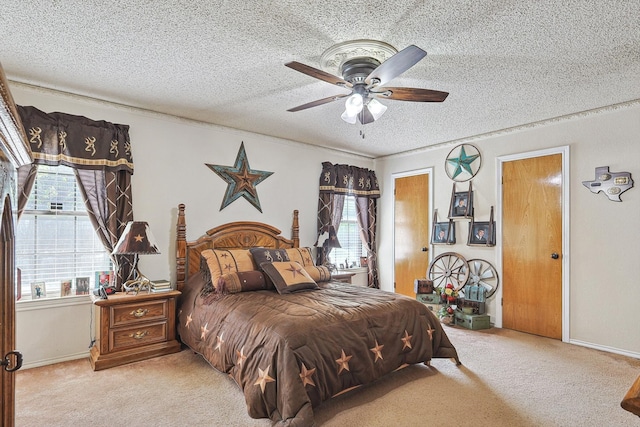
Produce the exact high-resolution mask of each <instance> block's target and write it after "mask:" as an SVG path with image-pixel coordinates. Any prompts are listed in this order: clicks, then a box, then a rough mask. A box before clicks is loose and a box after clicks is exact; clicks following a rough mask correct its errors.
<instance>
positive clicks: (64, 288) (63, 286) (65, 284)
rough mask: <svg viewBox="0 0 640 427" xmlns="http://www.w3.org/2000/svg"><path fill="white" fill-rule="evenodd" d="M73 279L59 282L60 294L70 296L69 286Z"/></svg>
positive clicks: (70, 286)
mask: <svg viewBox="0 0 640 427" xmlns="http://www.w3.org/2000/svg"><path fill="white" fill-rule="evenodd" d="M72 283H73V280H71V279H65V280H62V281H61V282H60V296H61V297H68V296H71V288H72Z"/></svg>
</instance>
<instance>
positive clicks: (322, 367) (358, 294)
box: [178, 274, 458, 426]
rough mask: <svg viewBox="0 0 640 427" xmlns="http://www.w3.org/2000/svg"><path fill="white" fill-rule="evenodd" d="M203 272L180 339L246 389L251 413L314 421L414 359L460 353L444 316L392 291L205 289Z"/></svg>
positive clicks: (193, 286)
mask: <svg viewBox="0 0 640 427" xmlns="http://www.w3.org/2000/svg"><path fill="white" fill-rule="evenodd" d="M203 284H204V279H203V277H202V276H201V275H200V274H196V275H194V276H193V277H191V278H190V279H189V282H188V283H187V284H186V286H185V288H184V290H183V295H182V297H181V302H180V308H179V326H178V333H179V335H180V338H181V340H182V342H183V343H185V344H186V345H187V346H189V347H190V348H191V349H192V350H193V351H195V352H197V353H199V354H201V355H202V356H203V357H204V358H205V359H206V360H207V361H209V363H210V364H211V365H212V366H213V367H215V368H216V369H218V370H220V371H222V372H225V373H228V374H229V375H230V376H231V377H232V378H233V379H234V380H235V381H236V382H237V384H238V385H239V386H240V388H241V389H242V390H243V392H244V395H245V399H246V402H247V408H248V412H249V415H250V416H251V417H253V418H267V417H268V418H270V419H271V420H272V421H273V422H274V424H277V425H287V426H309V425H313V408H314V407H317V406H318V405H319V404H320V403H321V402H323V401H325V400H328V399H330V398H331V397H332V396H335V395H337V394H340V393H343V392H345V391H347V390H350V389H352V388H355V387H358V386H361V385H364V384H367V383H370V382H372V381H374V380H376V379H378V378H380V377H382V376H384V375H385V374H387V373H390V372H392V371H394V370H396V369H398V368H401V367H403V366H406V365H408V364H413V363H420V362H428V361H429V360H431V358H434V357H438V358H455V359H456V361H457V360H458V355H457V353H456V350H455V348H454V347H453V345H452V344H451V342H450V341H449V339H448V337H447V335H446V334H445V332H444V331H443V329H442V326H441V324H440V322H439V321H438V319H437V318H436V317H435V316H434V315H433V314H432V313H431V312H430V311H429V310H428V309H427V308H426V307H425V306H424V305H423V304H421V303H419V302H417V301H415V300H413V299H410V298H408V297H404V296H401V295H398V294H395V293H391V292H385V291H381V290H378V289H369V288H364V287H360V286H354V285H350V284H344V283H334V282H324V283H319V286H320V289H318V290H309V291H301V292H296V293H293V294H288V295H280V294H279V293H278V292H276V291H275V290H261V291H255V292H240V293H235V294H228V295H223V296H220V297H219V298H217V299H216V300H213V301H212V300H211V299H207V298H203V297H202V296H201V289H202V286H203Z"/></svg>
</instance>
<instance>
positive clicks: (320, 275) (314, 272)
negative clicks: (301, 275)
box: [302, 265, 331, 283]
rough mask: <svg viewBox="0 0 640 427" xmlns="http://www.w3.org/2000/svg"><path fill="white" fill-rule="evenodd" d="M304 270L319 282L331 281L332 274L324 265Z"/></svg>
mask: <svg viewBox="0 0 640 427" xmlns="http://www.w3.org/2000/svg"><path fill="white" fill-rule="evenodd" d="M302 268H304V271H306V272H307V274H308V275H309V277H311V278H312V279H313V280H315V281H316V283H317V282H328V281H329V280H331V272H330V271H329V269H328V268H327V267H325V266H324V265H319V266H316V265H308V266H306V267H302Z"/></svg>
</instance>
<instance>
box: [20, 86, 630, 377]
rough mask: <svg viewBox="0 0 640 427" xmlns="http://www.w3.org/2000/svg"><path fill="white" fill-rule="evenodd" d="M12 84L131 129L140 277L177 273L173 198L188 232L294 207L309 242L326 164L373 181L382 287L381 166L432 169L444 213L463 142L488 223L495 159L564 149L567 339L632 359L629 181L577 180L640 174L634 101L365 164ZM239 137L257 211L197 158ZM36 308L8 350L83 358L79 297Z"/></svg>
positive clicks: (386, 192) (217, 154) (228, 160)
mask: <svg viewBox="0 0 640 427" xmlns="http://www.w3.org/2000/svg"><path fill="white" fill-rule="evenodd" d="M10 90H11V92H12V94H13V96H14V98H15V100H16V103H18V104H20V105H33V106H35V107H37V108H39V109H41V110H43V111H47V112H52V111H61V112H65V113H69V114H77V115H84V116H87V117H89V118H91V119H94V120H107V121H110V122H114V123H123V124H128V125H130V126H131V129H130V136H131V141H132V145H133V156H134V163H135V173H134V176H133V198H134V213H135V218H136V219H139V220H146V221H148V222H149V224H150V226H151V229H152V231H153V233H154V235H155V237H156V239H157V240H158V244H159V247H160V249H161V252H162V254H161V255H148V256H143V257H141V259H140V269H141V271H142V272H143V273H145V274H146V275H147V276H149V277H150V278H170V279H172V280H173V279H175V261H174V254H175V243H174V240H175V221H176V210H177V205H178V204H179V203H184V204H185V205H186V215H187V239H189V240H192V239H195V238H197V237H198V236H200V235H201V234H203V233H204V232H205V231H206V230H208V229H209V228H211V227H213V226H215V225H219V224H222V223H225V222H229V221H236V220H249V221H260V222H266V223H269V224H272V225H275V226H276V227H278V228H280V229H281V230H282V231H283V234H284V235H285V236H287V235H289V234H290V227H291V214H292V211H293V210H294V209H298V210H299V211H300V226H301V230H300V231H301V232H300V238H301V244H302V245H304V246H307V245H312V244H313V242H314V241H315V237H316V236H315V227H316V211H317V197H318V193H317V186H318V178H319V174H320V171H321V163H322V162H323V161H331V162H333V163H349V164H353V165H356V166H361V167H366V168H373V169H375V170H376V174H377V176H378V180H379V181H380V185H381V190H382V197H381V199H380V204H379V212H378V215H379V239H378V247H379V265H380V273H381V285H382V287H383V289H387V290H391V284H392V283H393V250H392V247H393V192H392V191H391V179H392V175H393V174H395V173H401V172H407V171H412V170H418V169H424V168H427V167H433V171H434V173H433V180H434V195H433V200H434V203H433V204H434V207H436V208H438V210H439V212H441V217H442V218H444V215H446V214H445V213H446V211H447V209H448V206H449V201H450V195H451V185H452V181H451V180H450V179H449V178H448V177H447V175H446V173H445V172H444V168H443V165H444V159H445V157H446V155H447V154H448V153H449V151H450V150H451V149H452V148H453V147H454V146H456V145H458V144H459V143H462V142H468V143H472V144H474V145H476V146H477V147H478V148H479V149H480V151H481V153H482V156H483V164H482V168H481V169H480V171H479V173H478V175H477V176H476V177H475V178H474V179H473V186H474V191H475V194H474V205H475V208H476V210H475V214H476V218H479V219H488V217H489V209H490V206H491V205H494V206H496V205H497V188H496V182H497V181H496V179H497V178H496V161H495V159H496V157H499V156H504V155H510V154H514V153H521V152H527V151H535V150H540V149H545V148H552V147H560V146H565V145H566V146H569V147H570V161H571V163H570V177H569V179H570V193H571V199H570V202H571V205H570V208H571V217H570V231H571V235H570V248H571V253H570V254H569V256H570V260H571V261H570V267H571V268H570V278H571V280H570V292H571V294H570V316H571V317H570V339H571V341H572V342H576V343H579V344H583V345H588V346H593V347H596V348H601V349H604V350H609V351H614V352H618V353H623V354H629V355H632V356H636V357H640V328H638V327H637V325H638V324H639V323H640V322H639V320H640V319H639V318H640V310H638V305H637V301H640V286H639V284H638V279H637V275H638V273H637V271H636V265H637V263H638V260H639V259H640V245H639V244H638V238H639V236H640V222H639V221H638V212H640V192H639V191H638V188H633V189H631V190H629V191H627V192H625V193H624V194H623V195H622V200H623V202H622V203H616V202H611V201H609V200H608V199H607V198H606V197H605V196H604V195H602V194H598V195H594V194H592V193H591V192H589V191H588V190H587V189H586V188H585V187H583V186H582V184H581V182H582V181H585V180H592V179H594V172H595V168H596V167H598V166H609V167H610V169H611V170H612V171H615V172H617V171H629V172H631V174H632V177H635V179H638V177H640V167H639V166H640V162H638V159H639V158H640V141H639V139H640V103H637V102H636V103H631V104H628V105H626V106H620V107H617V108H609V109H605V110H603V111H599V112H592V113H585V114H580V115H576V116H575V117H571V118H562V119H557V120H551V121H549V122H547V123H541V124H535V125H528V126H523V127H522V128H520V129H516V130H512V131H509V132H506V131H505V132H501V133H495V134H493V135H488V136H484V137H477V138H472V139H469V140H465V141H456V142H455V143H451V144H447V145H445V146H441V147H438V148H434V149H425V150H417V151H415V152H412V153H408V154H404V155H397V156H390V157H387V158H383V159H378V160H376V161H375V162H373V161H371V160H369V159H366V158H362V157H358V156H352V155H348V154H344V153H339V152H336V151H331V150H327V149H324V148H318V147H311V146H307V145H304V144H299V143H296V142H291V141H285V140H280V139H276V138H270V137H266V136H263V135H257V134H252V133H248V132H241V131H237V130H233V129H228V128H222V127H218V126H212V125H207V124H202V123H197V122H192V121H186V120H182V119H178V118H175V117H169V116H164V115H159V114H153V113H149V112H144V111H139V110H135V109H130V108H125V107H121V106H117V105H113V104H108V103H101V102H96V101H92V100H87V99H84V98H80V97H73V96H69V95H64V94H61V93H56V92H52V91H43V90H38V89H34V88H30V87H27V86H24V85H19V84H11V86H10ZM417 137H419V136H417ZM243 141H244V144H245V149H246V152H247V157H248V159H249V163H250V165H251V167H252V168H253V169H259V170H266V171H272V172H274V174H273V175H271V176H270V177H269V178H267V179H266V180H265V181H263V182H262V183H261V184H259V185H258V186H257V187H256V188H257V191H258V195H259V197H260V202H261V206H262V210H263V213H260V212H259V211H258V210H256V209H255V208H254V207H253V206H251V204H249V203H248V202H247V201H246V200H244V199H239V200H237V201H235V202H233V203H232V204H231V205H229V206H228V207H227V208H225V209H224V210H222V211H220V205H221V203H222V199H223V197H224V192H225V190H226V187H227V184H226V183H225V182H224V181H223V180H222V179H221V178H219V177H218V176H217V175H216V174H215V173H214V172H212V171H211V170H210V169H209V168H207V167H206V166H205V163H211V164H221V165H233V163H234V161H235V158H236V155H237V153H238V149H239V147H240V143H241V142H243ZM374 166H375V167H374ZM461 186H462V185H461ZM636 187H638V185H636ZM456 232H457V234H458V235H457V236H456V237H457V241H458V242H466V237H467V236H466V229H464V227H459V228H458V229H457V230H456ZM498 244H499V242H498ZM448 250H453V251H455V252H459V253H460V254H462V255H463V256H465V257H467V258H482V259H486V260H487V261H489V262H491V263H492V264H494V265H496V264H497V262H496V261H497V260H496V255H495V254H496V252H497V247H496V248H483V247H469V246H466V245H465V244H464V243H458V244H456V245H455V246H452V247H449V246H438V245H436V246H435V247H433V251H432V252H433V254H434V255H437V254H439V253H441V252H444V251H448ZM564 255H565V256H567V254H564ZM427 267H428V266H425V271H426V269H427ZM38 302H39V301H35V302H34V303H38ZM493 304H494V303H492V304H489V311H490V314H492V313H495V306H494V305H493ZM47 305H48V307H47V308H41V307H38V308H37V309H35V310H34V309H33V304H23V305H20V304H19V307H18V309H17V320H16V322H17V345H18V349H20V350H22V349H24V350H23V352H24V354H25V366H26V367H30V366H38V365H41V364H46V363H52V362H55V361H60V360H65V359H70V358H74V357H83V355H85V354H88V343H89V341H90V338H91V336H90V335H91V334H90V332H89V322H90V318H89V315H88V314H87V313H88V312H90V305H89V303H88V302H87V301H85V302H81V303H80V304H79V305H68V304H62V306H59V305H56V304H47Z"/></svg>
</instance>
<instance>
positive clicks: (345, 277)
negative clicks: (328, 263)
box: [331, 273, 356, 283]
mask: <svg viewBox="0 0 640 427" xmlns="http://www.w3.org/2000/svg"><path fill="white" fill-rule="evenodd" d="M355 275H356V273H336V274H331V280H334V281H336V282H342V283H351V278H352V277H353V276H355Z"/></svg>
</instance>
